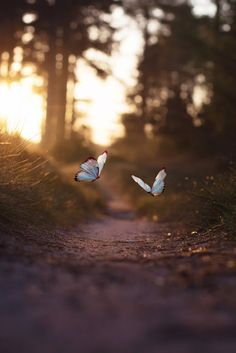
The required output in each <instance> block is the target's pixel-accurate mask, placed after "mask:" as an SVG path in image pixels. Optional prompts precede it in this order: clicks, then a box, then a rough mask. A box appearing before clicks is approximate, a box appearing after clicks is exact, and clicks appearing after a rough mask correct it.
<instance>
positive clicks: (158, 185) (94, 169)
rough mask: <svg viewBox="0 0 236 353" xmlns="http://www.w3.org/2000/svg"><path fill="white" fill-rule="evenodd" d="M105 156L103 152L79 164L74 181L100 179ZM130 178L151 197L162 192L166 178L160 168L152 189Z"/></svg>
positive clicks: (164, 172)
mask: <svg viewBox="0 0 236 353" xmlns="http://www.w3.org/2000/svg"><path fill="white" fill-rule="evenodd" d="M107 154H108V153H107V151H104V152H103V153H102V154H101V155H100V156H98V158H97V159H95V158H93V157H89V158H88V159H86V161H84V162H83V163H82V164H80V168H81V170H79V171H78V172H77V173H76V174H75V181H95V180H97V179H98V178H100V175H101V172H102V169H103V167H104V164H105V163H106V160H107ZM131 177H132V179H133V180H134V181H135V182H136V183H137V184H138V185H139V186H140V187H141V188H142V189H144V190H145V191H146V192H147V193H149V194H151V195H152V196H158V195H160V194H161V193H162V192H163V191H164V188H165V183H164V179H165V177H166V171H165V168H162V169H161V170H160V172H159V173H158V174H157V176H156V178H155V180H154V183H153V185H152V187H151V186H149V185H148V184H146V183H144V181H143V180H142V179H140V178H138V177H136V176H135V175H131Z"/></svg>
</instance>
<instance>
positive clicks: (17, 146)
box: [0, 134, 103, 229]
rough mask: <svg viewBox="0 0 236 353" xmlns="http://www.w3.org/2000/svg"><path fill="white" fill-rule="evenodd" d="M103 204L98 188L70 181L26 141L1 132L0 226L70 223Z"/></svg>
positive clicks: (66, 224) (17, 226)
mask: <svg viewBox="0 0 236 353" xmlns="http://www.w3.org/2000/svg"><path fill="white" fill-rule="evenodd" d="M72 179H73V175H72V176H71V180H72ZM102 206H103V204H102V202H101V201H100V197H99V195H98V194H97V193H96V192H95V191H93V192H91V193H90V194H85V193H83V191H82V188H81V189H79V188H76V187H75V186H73V185H72V184H70V183H69V182H68V180H66V179H65V178H64V177H63V176H62V175H60V173H59V171H58V170H57V169H56V167H55V166H54V165H53V163H52V162H50V161H49V160H48V159H47V158H46V157H45V156H43V155H41V154H38V153H36V152H33V151H31V150H30V148H29V144H28V143H27V142H25V141H23V140H21V139H20V138H19V137H17V136H9V135H6V134H1V135H0V227H1V226H3V227H5V228H6V227H8V226H9V227H12V228H15V229H17V228H19V227H25V226H28V225H38V226H53V225H65V226H69V225H73V224H75V223H77V222H78V221H80V220H81V219H84V218H85V217H88V215H89V214H91V213H92V212H94V211H96V210H98V209H100V208H101V207H102Z"/></svg>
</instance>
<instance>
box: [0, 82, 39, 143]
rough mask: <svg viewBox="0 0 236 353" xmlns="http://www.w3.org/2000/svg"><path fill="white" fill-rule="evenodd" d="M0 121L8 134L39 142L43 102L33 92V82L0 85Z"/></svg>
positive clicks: (3, 83)
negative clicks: (18, 134) (15, 134)
mask: <svg viewBox="0 0 236 353" xmlns="http://www.w3.org/2000/svg"><path fill="white" fill-rule="evenodd" d="M0 97H1V105H0V120H1V123H2V126H4V127H5V128H6V130H7V131H8V132H10V133H14V132H18V133H20V135H21V136H22V137H23V138H25V139H27V140H30V141H33V142H39V141H40V139H41V125H42V120H43V117H44V101H43V97H42V95H40V94H37V93H35V92H34V91H33V80H32V79H31V78H24V79H22V80H20V81H15V82H11V83H9V82H7V81H5V82H1V83H0Z"/></svg>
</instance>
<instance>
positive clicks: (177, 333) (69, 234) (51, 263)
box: [0, 178, 236, 353]
mask: <svg viewBox="0 0 236 353" xmlns="http://www.w3.org/2000/svg"><path fill="white" fill-rule="evenodd" d="M101 179H102V178H101ZM100 181H101V180H99V181H98V183H100ZM101 189H102V192H103V193H104V195H105V197H106V198H107V201H108V211H107V214H106V215H103V216H101V217H99V218H96V219H94V220H91V221H87V222H85V223H83V224H81V225H79V226H78V227H77V228H75V229H74V230H73V231H67V230H63V229H58V230H55V231H52V230H48V231H46V230H45V231H44V232H43V233H42V232H40V231H39V230H36V229H31V228H30V227H29V229H28V232H26V233H24V234H18V235H17V234H12V236H10V237H9V236H8V237H6V236H4V234H2V236H1V242H0V255H1V259H0V327H1V330H0V347H1V352H3V353H15V352H24V353H32V352H34V353H41V352H44V353H78V352H79V353H180V352H181V353H199V352H207V353H213V352H214V353H221V352H227V353H231V352H232V353H235V351H236V336H235V327H236V300H235V298H236V280H235V277H236V243H235V242H233V241H229V240H224V238H223V235H222V236H221V235H220V234H215V236H213V235H211V236H209V235H207V234H205V235H203V234H188V232H187V231H186V229H184V227H183V226H182V225H181V224H176V223H159V222H151V221H147V220H144V219H137V218H136V216H135V215H134V213H133V212H132V209H131V208H130V206H129V205H128V204H127V203H126V202H124V201H123V199H122V198H120V196H119V195H116V194H114V193H113V192H111V191H110V190H111V189H110V188H109V186H106V187H105V186H104V184H101ZM9 239H10V240H9Z"/></svg>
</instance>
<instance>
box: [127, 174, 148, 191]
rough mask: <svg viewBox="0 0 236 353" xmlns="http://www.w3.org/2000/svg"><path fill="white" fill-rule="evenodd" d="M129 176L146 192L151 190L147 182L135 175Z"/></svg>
mask: <svg viewBox="0 0 236 353" xmlns="http://www.w3.org/2000/svg"><path fill="white" fill-rule="evenodd" d="M131 178H132V179H133V180H134V181H135V182H136V183H137V184H138V185H139V186H140V187H141V188H142V189H144V190H145V191H146V192H151V188H150V186H149V185H148V184H145V183H144V181H143V180H142V179H140V178H138V177H136V176H135V175H131Z"/></svg>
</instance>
